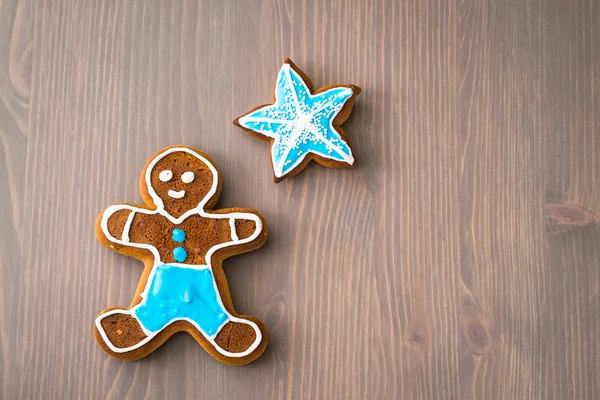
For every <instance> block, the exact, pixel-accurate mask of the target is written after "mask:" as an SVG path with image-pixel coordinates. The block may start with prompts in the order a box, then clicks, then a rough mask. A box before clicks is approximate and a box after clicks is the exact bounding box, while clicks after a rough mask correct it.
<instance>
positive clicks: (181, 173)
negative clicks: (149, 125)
mask: <svg viewBox="0 0 600 400" xmlns="http://www.w3.org/2000/svg"><path fill="white" fill-rule="evenodd" d="M140 187H141V192H142V197H143V198H144V201H145V202H146V203H147V204H148V205H149V206H156V208H157V209H158V210H165V211H166V212H167V213H168V214H169V215H171V216H173V217H174V218H179V217H181V216H182V215H183V214H185V213H186V212H188V211H190V210H193V209H195V208H204V207H207V208H210V207H212V205H213V204H212V203H214V202H215V201H216V199H217V198H218V195H219V191H220V188H221V185H220V184H219V176H218V172H217V169H216V168H215V167H214V165H213V164H212V162H211V161H210V160H209V159H208V157H206V156H203V155H200V154H198V153H196V152H195V151H193V150H191V149H189V148H186V147H169V148H167V149H165V150H164V151H163V152H161V153H159V154H158V155H157V156H156V157H154V158H153V159H151V160H150V161H149V162H148V164H147V165H146V167H145V168H144V170H143V171H142V176H141V181H140Z"/></svg>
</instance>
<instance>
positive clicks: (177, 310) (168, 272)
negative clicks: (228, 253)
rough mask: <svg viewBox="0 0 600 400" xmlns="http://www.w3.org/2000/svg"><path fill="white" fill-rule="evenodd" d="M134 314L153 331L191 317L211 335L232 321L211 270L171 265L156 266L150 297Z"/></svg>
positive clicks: (147, 297)
mask: <svg viewBox="0 0 600 400" xmlns="http://www.w3.org/2000/svg"><path fill="white" fill-rule="evenodd" d="M134 313H135V316H136V317H137V319H138V320H139V322H140V323H141V324H142V326H143V327H144V328H145V329H146V330H148V331H150V332H158V331H160V330H161V329H162V328H164V327H165V326H166V325H168V324H169V323H171V322H172V321H174V320H178V319H184V318H187V319H190V320H191V321H192V322H194V324H195V325H196V326H197V327H198V328H199V329H201V330H202V331H204V332H205V333H206V334H207V335H209V336H212V335H214V334H216V333H217V331H218V329H219V327H220V326H221V325H223V323H224V322H225V321H227V319H228V315H227V312H226V311H225V310H224V309H223V307H222V306H221V304H220V301H219V296H218V294H217V291H216V289H215V282H214V277H213V274H212V272H211V271H210V269H208V268H205V269H195V268H187V267H178V266H174V265H167V264H164V265H159V266H158V267H156V271H155V272H154V275H153V277H152V281H151V282H150V287H149V288H148V292H147V293H146V297H145V298H144V299H142V302H141V304H140V306H139V307H138V308H137V309H136V310H135V311H134Z"/></svg>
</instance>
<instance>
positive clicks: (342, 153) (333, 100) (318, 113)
mask: <svg viewBox="0 0 600 400" xmlns="http://www.w3.org/2000/svg"><path fill="white" fill-rule="evenodd" d="M353 88H355V87H353V86H351V85H350V86H339V87H333V88H330V89H328V90H324V91H322V92H319V93H316V94H312V93H311V92H310V90H309V88H308V87H307V85H306V83H305V82H304V80H303V79H302V77H301V76H300V74H298V73H297V72H296V71H295V70H294V68H292V67H291V66H290V64H288V63H284V64H283V66H282V67H281V69H280V70H279V74H278V76H277V83H276V85H275V103H274V104H271V105H267V106H264V107H260V108H258V109H256V110H253V111H251V112H250V113H248V114H246V115H244V116H243V117H241V118H239V120H238V124H239V125H240V126H241V127H243V128H246V129H248V130H252V131H254V132H257V133H259V134H261V135H264V136H266V137H268V138H272V139H274V141H273V145H272V146H271V160H272V164H273V170H274V173H275V176H276V177H277V178H282V177H283V176H285V175H286V174H288V173H290V172H291V171H292V170H293V169H294V168H296V167H297V166H298V165H300V164H301V163H302V161H303V160H304V159H305V158H306V156H307V155H309V154H311V153H312V154H315V155H316V156H319V157H322V158H324V159H327V160H332V161H335V162H340V163H346V164H349V165H353V164H354V156H353V155H352V150H351V149H350V146H349V145H348V143H346V141H345V140H344V138H343V137H342V135H340V133H339V132H338V131H337V130H336V129H335V127H334V125H333V121H334V119H335V117H336V116H337V115H338V114H339V112H340V111H341V110H342V109H343V107H344V104H345V103H346V101H347V100H348V99H350V98H351V97H352V96H353V95H354V89H353ZM356 89H358V88H356ZM359 91H360V90H359Z"/></svg>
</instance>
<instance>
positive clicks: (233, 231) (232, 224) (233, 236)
mask: <svg viewBox="0 0 600 400" xmlns="http://www.w3.org/2000/svg"><path fill="white" fill-rule="evenodd" d="M229 230H230V231H231V240H240V238H239V236H238V235H237V231H236V229H235V219H233V218H229Z"/></svg>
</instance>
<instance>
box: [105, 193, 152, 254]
mask: <svg viewBox="0 0 600 400" xmlns="http://www.w3.org/2000/svg"><path fill="white" fill-rule="evenodd" d="M152 213H153V212H152V211H150V210H146V209H144V208H140V207H135V206H132V205H129V204H115V205H112V206H110V207H108V208H107V209H106V210H104V211H103V212H102V214H101V215H100V218H99V228H100V231H101V232H102V235H103V236H104V238H106V239H107V240H108V241H109V242H112V243H114V244H116V245H118V246H129V247H139V244H136V243H132V242H130V239H129V231H130V229H131V224H132V222H133V219H134V217H135V216H136V215H138V214H152Z"/></svg>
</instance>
